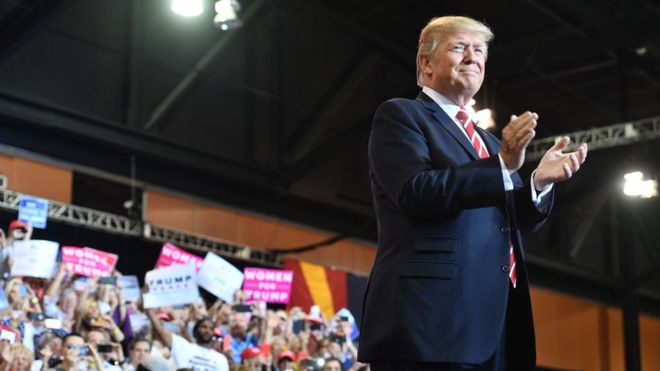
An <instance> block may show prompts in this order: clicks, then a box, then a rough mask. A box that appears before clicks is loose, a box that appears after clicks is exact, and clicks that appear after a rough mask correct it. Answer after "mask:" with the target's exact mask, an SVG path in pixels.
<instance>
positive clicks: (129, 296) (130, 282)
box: [117, 276, 140, 301]
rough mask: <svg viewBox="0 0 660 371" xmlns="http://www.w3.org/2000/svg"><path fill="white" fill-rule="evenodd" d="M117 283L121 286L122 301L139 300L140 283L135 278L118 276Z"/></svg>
mask: <svg viewBox="0 0 660 371" xmlns="http://www.w3.org/2000/svg"><path fill="white" fill-rule="evenodd" d="M117 283H118V284H119V285H120V286H121V295H122V296H123V299H124V301H138V300H139V299H140V283H139V282H138V278H137V276H119V277H118V279H117Z"/></svg>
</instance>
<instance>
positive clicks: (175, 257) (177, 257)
mask: <svg viewBox="0 0 660 371" xmlns="http://www.w3.org/2000/svg"><path fill="white" fill-rule="evenodd" d="M202 263H204V259H202V258H200V257H199V256H197V255H195V254H191V253H189V252H187V251H186V250H183V249H180V248H178V247H176V246H174V245H172V244H171V243H166V244H164V245H163V248H162V249H160V256H158V261H156V268H162V267H169V266H171V265H180V264H195V271H197V272H199V269H200V268H201V267H202Z"/></svg>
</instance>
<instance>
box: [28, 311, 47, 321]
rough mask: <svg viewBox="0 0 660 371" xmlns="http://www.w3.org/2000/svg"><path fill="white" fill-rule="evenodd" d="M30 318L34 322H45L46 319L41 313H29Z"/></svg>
mask: <svg viewBox="0 0 660 371" xmlns="http://www.w3.org/2000/svg"><path fill="white" fill-rule="evenodd" d="M28 318H29V319H31V320H33V321H43V320H44V319H45V317H44V314H43V313H39V312H29V313H28Z"/></svg>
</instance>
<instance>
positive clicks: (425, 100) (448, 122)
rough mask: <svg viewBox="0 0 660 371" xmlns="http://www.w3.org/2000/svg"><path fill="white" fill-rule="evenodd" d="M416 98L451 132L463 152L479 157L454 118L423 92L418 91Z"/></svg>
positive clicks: (474, 158) (473, 157) (475, 158)
mask: <svg viewBox="0 0 660 371" xmlns="http://www.w3.org/2000/svg"><path fill="white" fill-rule="evenodd" d="M417 100H418V101H420V102H421V103H422V104H423V105H424V107H426V109H427V110H429V112H430V113H431V115H432V116H433V118H434V119H435V120H436V121H438V123H439V124H440V126H442V127H443V128H444V129H445V130H447V131H448V132H449V134H451V135H452V136H453V137H454V139H456V141H457V142H458V143H459V144H460V145H461V146H462V147H463V149H464V150H465V152H467V153H468V155H470V157H471V158H472V159H473V160H478V159H479V156H478V155H477V151H476V150H475V149H474V147H473V146H472V143H470V141H469V140H468V139H467V137H466V136H465V133H463V132H462V131H461V129H460V128H459V127H458V125H456V123H455V122H454V120H452V119H451V118H450V117H449V116H447V114H446V113H445V111H443V110H442V108H440V107H439V106H438V104H437V103H435V102H434V101H433V99H431V97H429V96H428V95H426V94H424V93H423V92H420V93H419V95H418V96H417ZM489 150H490V149H489Z"/></svg>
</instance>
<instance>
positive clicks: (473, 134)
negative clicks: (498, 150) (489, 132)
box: [456, 107, 488, 158]
mask: <svg viewBox="0 0 660 371" xmlns="http://www.w3.org/2000/svg"><path fill="white" fill-rule="evenodd" d="M456 118H457V119H458V121H460V123H461V124H463V129H465V132H466V133H467V136H468V138H469V139H470V142H471V143H472V146H473V147H474V149H475V150H476V151H477V154H478V155H479V158H486V157H488V151H487V150H486V145H484V143H483V142H482V141H481V137H479V135H478V134H477V131H476V130H474V124H473V123H472V120H470V115H469V114H468V113H467V111H466V110H465V108H464V107H461V109H460V110H459V111H458V113H457V114H456Z"/></svg>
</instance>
